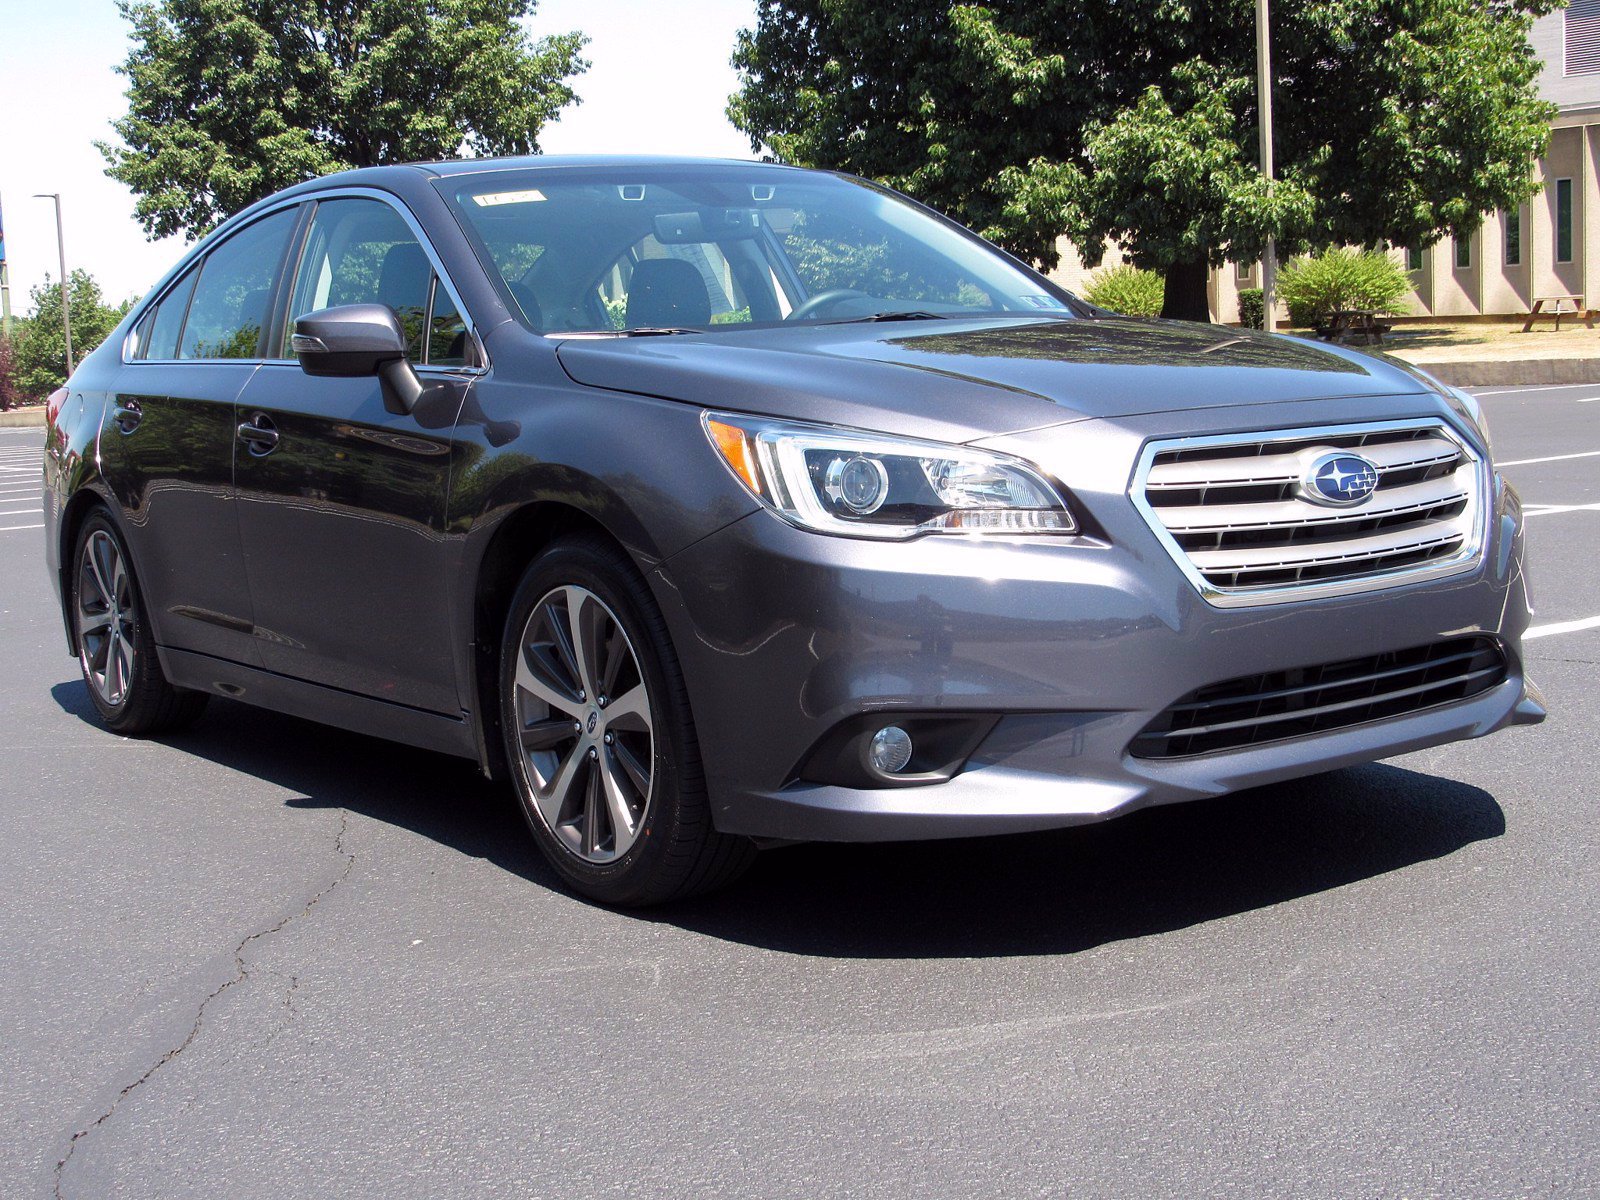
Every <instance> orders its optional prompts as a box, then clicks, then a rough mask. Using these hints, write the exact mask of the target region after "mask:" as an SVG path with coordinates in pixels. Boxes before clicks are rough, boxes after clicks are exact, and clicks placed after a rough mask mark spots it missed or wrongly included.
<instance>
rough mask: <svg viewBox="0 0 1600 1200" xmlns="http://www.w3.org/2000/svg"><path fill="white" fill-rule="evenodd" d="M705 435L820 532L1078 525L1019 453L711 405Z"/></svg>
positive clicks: (748, 479) (1015, 530)
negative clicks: (721, 410)
mask: <svg viewBox="0 0 1600 1200" xmlns="http://www.w3.org/2000/svg"><path fill="white" fill-rule="evenodd" d="M704 421H705V429H706V436H707V437H709V438H710V439H711V444H712V445H713V446H714V447H716V450H717V453H718V454H719V455H721V457H722V460H723V461H724V462H725V463H727V464H728V468H729V469H730V470H731V471H732V472H733V473H734V475H735V476H736V477H737V478H738V479H739V481H740V482H741V483H743V484H744V486H745V487H746V488H748V489H749V490H750V492H751V493H752V494H753V495H755V497H756V498H757V499H758V500H760V501H762V502H763V503H765V504H767V505H769V506H770V507H771V508H773V509H776V510H777V511H778V512H779V513H781V514H782V515H783V516H785V517H787V518H788V519H789V520H791V521H793V522H794V523H795V524H796V525H800V526H803V527H804V528H806V529H814V530H816V531H817V532H819V533H837V534H845V535H847V536H850V537H870V538H892V539H903V538H911V537H916V536H917V535H918V534H923V533H989V534H1033V533H1076V532H1077V524H1076V523H1075V522H1074V521H1073V519H1072V514H1071V513H1069V512H1068V511H1067V507H1066V505H1065V504H1064V503H1062V500H1061V497H1060V496H1059V495H1058V494H1057V492H1056V489H1055V488H1054V487H1052V486H1051V485H1050V483H1049V481H1048V480H1046V479H1045V478H1044V476H1043V475H1041V474H1040V473H1039V471H1038V469H1037V468H1035V467H1032V466H1030V465H1029V464H1027V463H1025V462H1023V461H1022V460H1021V459H1016V458H1010V457H1008V456H1006V455H1003V454H995V453H992V452H990V451H987V450H973V449H970V448H968V447H966V446H949V445H945V444H943V443H940V442H922V441H916V440H914V439H909V438H895V437H889V436H887V435H883V434H873V433H866V432H862V431H857V430H851V429H836V428H833V427H832V426H827V425H802V424H798V423H788V422H780V421H768V420H763V419H760V418H753V417H741V416H735V415H733V414H730V413H707V414H706V415H705V418H704Z"/></svg>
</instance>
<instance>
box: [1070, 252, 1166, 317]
mask: <svg viewBox="0 0 1600 1200" xmlns="http://www.w3.org/2000/svg"><path fill="white" fill-rule="evenodd" d="M1163 290H1164V285H1163V284H1162V282H1161V276H1159V275H1157V274H1156V273H1155V272H1154V271H1145V270H1142V269H1140V268H1139V267H1135V266H1133V265H1132V264H1131V263H1124V264H1122V266H1120V267H1112V268H1110V269H1109V270H1105V271H1096V272H1095V273H1094V275H1092V276H1091V277H1090V279H1089V286H1088V287H1087V288H1086V289H1085V290H1084V293H1083V298H1084V299H1085V300H1087V301H1088V302H1089V303H1090V304H1098V305H1099V306H1100V307H1101V308H1109V309H1110V310H1111V311H1112V312H1117V313H1122V314H1123V315H1125V316H1129V317H1154V316H1158V315H1160V313H1161V298H1162V292H1163Z"/></svg>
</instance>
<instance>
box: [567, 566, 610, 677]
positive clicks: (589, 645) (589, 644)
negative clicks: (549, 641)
mask: <svg viewBox="0 0 1600 1200" xmlns="http://www.w3.org/2000/svg"><path fill="white" fill-rule="evenodd" d="M600 616H601V612H600V606H599V605H598V604H596V603H595V602H594V598H593V597H592V596H590V594H589V593H588V592H586V591H584V590H583V589H582V588H568V589H567V621H568V623H569V625H570V627H571V636H572V651H573V656H574V659H575V662H576V669H577V672H578V686H579V687H581V688H582V689H583V691H584V694H585V696H587V697H588V700H589V702H590V703H591V704H592V703H593V702H594V698H595V697H596V696H599V695H603V693H602V692H601V691H600V685H599V674H598V672H596V671H595V669H594V668H595V652H596V649H597V647H596V645H595V633H596V625H597V624H598V621H599V618H600Z"/></svg>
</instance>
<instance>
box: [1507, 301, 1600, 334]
mask: <svg viewBox="0 0 1600 1200" xmlns="http://www.w3.org/2000/svg"><path fill="white" fill-rule="evenodd" d="M1569 306H1570V307H1569ZM1569 312H1570V313H1571V314H1572V315H1573V316H1581V317H1582V318H1583V323H1584V324H1585V325H1587V326H1588V327H1589V328H1590V329H1593V328H1594V312H1593V310H1592V309H1588V308H1585V307H1584V306H1583V297H1582V296H1535V297H1534V298H1533V307H1532V308H1531V309H1529V310H1528V319H1527V321H1526V322H1524V323H1523V326H1522V332H1523V333H1532V332H1533V323H1534V322H1535V321H1537V320H1538V319H1539V318H1540V317H1554V318H1555V319H1556V332H1557V333H1560V332H1561V318H1562V316H1563V315H1564V314H1566V313H1569Z"/></svg>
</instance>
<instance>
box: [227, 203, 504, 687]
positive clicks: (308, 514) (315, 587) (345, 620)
mask: <svg viewBox="0 0 1600 1200" xmlns="http://www.w3.org/2000/svg"><path fill="white" fill-rule="evenodd" d="M286 286H287V296H288V302H287V305H286V307H285V313H286V318H287V319H286V321H285V323H284V324H285V327H286V329H287V330H292V328H293V322H294V318H295V317H297V316H301V315H304V314H305V313H307V312H312V311H315V310H317V309H322V308H330V307H335V306H338V305H344V304H359V303H381V304H387V305H389V306H390V307H391V308H393V309H394V310H395V312H396V314H397V315H398V316H399V317H400V319H401V322H402V324H403V325H404V327H405V328H406V330H407V333H408V335H409V340H410V347H411V350H410V357H411V359H412V361H413V363H414V364H415V365H416V367H417V369H418V370H419V371H420V372H422V373H423V374H429V373H433V372H440V371H443V372H451V373H468V372H470V369H471V367H472V365H473V362H472V358H473V354H474V349H473V348H474V347H475V346H476V341H475V339H474V338H473V337H472V335H471V333H470V331H469V330H468V328H467V323H466V321H465V319H464V317H463V315H462V312H461V309H460V306H459V305H458V304H457V303H456V301H455V300H454V299H453V298H452V294H451V292H450V290H449V288H448V286H447V285H446V284H445V283H444V282H443V281H442V280H441V279H440V277H439V272H438V269H437V268H436V266H435V262H434V259H433V258H432V256H431V255H430V253H429V252H428V251H427V250H426V249H425V248H424V246H423V243H422V239H421V237H420V236H419V234H418V232H417V231H416V228H415V227H414V226H413V224H412V223H411V221H410V220H409V219H408V218H407V217H405V216H404V215H402V213H401V212H400V210H399V209H398V208H396V207H395V206H394V205H392V204H390V203H389V202H388V201H387V200H383V199H379V198H377V197H374V196H337V197H335V198H331V199H324V200H320V201H319V202H318V203H317V205H316V209H315V211H314V212H313V214H312V216H311V220H310V222H309V225H308V227H307V230H306V233H305V237H304V244H303V248H302V250H301V251H300V254H299V261H298V263H297V265H296V268H295V270H294V272H293V273H292V276H291V277H290V279H289V280H288V282H287V285H286ZM276 349H277V351H278V353H277V355H276V356H275V357H276V359H277V361H269V362H267V363H265V364H264V365H263V366H262V368H261V370H260V371H259V372H258V373H257V374H256V375H255V376H254V377H253V378H252V379H251V380H250V382H249V384H248V385H247V387H246V388H245V390H244V393H243V395H241V397H240V401H239V420H240V431H241V439H242V440H241V441H240V443H239V448H238V453H237V456H236V468H235V481H236V484H237V487H238V494H239V533H240V538H241V542H242V545H243V549H244V557H245V563H246V567H247V572H248V576H249V581H250V594H251V598H252V604H253V608H254V613H255V623H256V625H257V628H258V636H259V638H260V641H261V655H262V662H263V665H264V666H266V667H267V668H268V669H269V670H273V671H276V672H279V673H281V674H284V675H289V676H292V677H294V678H296V679H302V680H307V681H310V682H313V683H319V684H324V685H327V686H330V687H336V688H340V689H342V690H345V691H351V692H356V693H359V694H362V695H368V696H374V697H377V698H380V699H385V700H391V701H394V702H396V703H399V704H405V705H408V706H410V707H413V708H420V709H425V710H428V711H430V712H439V713H448V714H450V715H452V716H459V714H460V712H461V703H460V698H459V696H458V693H457V688H456V682H455V658H454V652H453V642H452V633H451V623H450V620H449V617H450V610H449V588H448V586H447V576H446V563H447V559H448V553H447V547H446V541H445V528H444V517H445V499H446V489H447V487H448V485H449V480H450V468H451V460H452V451H453V448H454V442H453V440H452V437H451V434H450V431H449V430H448V429H445V430H444V431H439V430H437V429H424V428H422V427H421V426H420V425H419V424H418V422H417V421H416V420H414V419H413V418H412V417H411V416H409V415H396V414H395V413H392V412H390V411H389V410H388V409H387V408H385V406H384V397H383V389H382V385H381V384H380V382H379V380H378V379H377V378H376V377H372V378H358V379H348V378H318V377H312V376H310V375H307V374H306V373H305V372H303V371H302V370H301V369H300V368H299V365H298V364H297V363H295V362H294V361H293V360H292V359H290V358H289V357H288V355H287V353H286V346H285V345H280V346H279V347H277V348H276ZM462 394H463V395H465V388H463V393H462Z"/></svg>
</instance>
